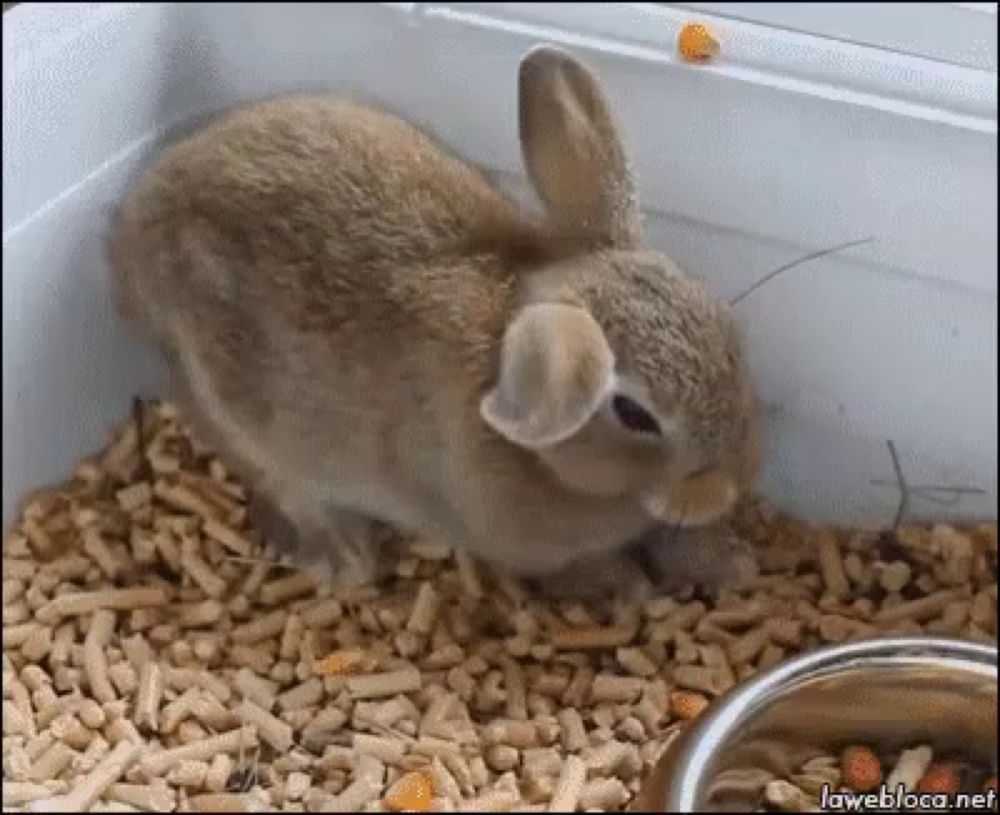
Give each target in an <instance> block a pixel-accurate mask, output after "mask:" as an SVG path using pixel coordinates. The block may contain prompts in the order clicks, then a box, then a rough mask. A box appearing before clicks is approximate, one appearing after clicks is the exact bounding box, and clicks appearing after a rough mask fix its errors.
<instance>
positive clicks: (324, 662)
mask: <svg viewBox="0 0 1000 815" xmlns="http://www.w3.org/2000/svg"><path fill="white" fill-rule="evenodd" d="M364 659H365V655H364V654H363V653H362V652H361V651H334V652H333V653H332V654H328V655H327V656H325V657H323V659H321V660H320V661H319V662H317V663H316V672H317V673H318V674H320V675H321V676H341V675H342V674H347V673H352V672H353V671H356V670H358V669H359V668H360V667H361V664H362V663H363V662H364Z"/></svg>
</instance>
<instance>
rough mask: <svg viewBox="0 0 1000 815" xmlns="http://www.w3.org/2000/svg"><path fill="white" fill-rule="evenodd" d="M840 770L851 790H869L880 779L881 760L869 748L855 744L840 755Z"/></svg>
mask: <svg viewBox="0 0 1000 815" xmlns="http://www.w3.org/2000/svg"><path fill="white" fill-rule="evenodd" d="M840 772H841V775H842V776H843V778H844V783H845V784H847V786H848V787H850V788H851V789H852V790H854V791H855V792H869V791H871V790H873V789H875V787H877V786H878V785H879V783H880V782H881V781H882V762H880V761H879V759H878V756H877V755H875V753H873V752H872V751H871V750H870V749H869V748H867V747H864V746H863V745H860V744H856V745H854V746H852V747H848V748H846V749H845V750H844V752H843V754H842V755H841V757H840Z"/></svg>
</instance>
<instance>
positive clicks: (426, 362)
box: [110, 47, 758, 579]
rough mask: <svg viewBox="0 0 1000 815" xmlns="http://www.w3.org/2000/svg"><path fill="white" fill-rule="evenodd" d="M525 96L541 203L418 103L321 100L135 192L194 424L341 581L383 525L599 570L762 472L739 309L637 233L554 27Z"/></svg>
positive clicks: (127, 264) (127, 220)
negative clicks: (541, 209) (511, 190)
mask: <svg viewBox="0 0 1000 815" xmlns="http://www.w3.org/2000/svg"><path fill="white" fill-rule="evenodd" d="M519 96H520V103H519V104H520V138H521V145H522V150H523V155H524V159H525V164H526V166H527V169H528V172H529V175H530V177H531V180H532V182H533V183H534V186H535V189H536V190H537V192H538V193H539V195H540V197H541V199H542V201H543V203H544V204H545V207H546V211H547V218H546V219H545V220H544V221H543V222H541V223H535V222H534V221H533V220H532V219H529V218H528V217H527V216H526V215H524V214H523V213H521V212H520V211H519V210H518V208H517V207H516V206H515V205H514V204H513V203H512V202H511V201H510V200H509V199H508V198H507V197H505V196H504V195H503V194H501V193H500V192H499V191H498V190H497V189H495V188H494V187H493V186H492V185H491V184H490V183H489V182H488V181H487V180H486V179H485V178H484V176H483V175H482V174H481V173H480V172H478V171H477V170H476V169H474V168H472V167H470V166H469V165H468V164H466V163H464V162H462V161H461V160H459V159H458V158H456V157H454V156H452V155H450V154H449V153H448V152H446V151H445V150H444V149H442V147H440V146H439V145H438V144H436V143H435V142H434V141H433V140H431V139H430V138H429V137H428V136H427V135H425V134H424V133H422V132H420V131H418V130H416V129H414V128H413V127H412V126H411V125H409V124H407V123H406V122H404V121H402V120H400V119H398V118H396V117H395V116H393V115H390V114H388V113H385V112H382V111H379V110H374V109H372V108H369V107H366V106H364V105H362V104H359V103H357V102H354V101H349V100H346V99H343V98H335V97H322V96H321V97H306V98H284V99H278V100H271V101H266V102H263V103H259V104H255V105H252V106H250V107H246V108H243V109H239V110H236V111H234V112H230V113H227V114H225V115H224V116H222V117H221V118H220V119H219V120H218V121H216V122H214V123H212V124H210V125H209V126H207V127H206V128H204V129H202V130H201V131H199V132H197V133H195V134H194V135H192V136H190V137H188V138H186V139H185V140H183V141H181V142H180V143H178V144H175V145H173V146H172V147H170V148H168V149H167V150H166V151H165V152H164V153H163V154H162V155H161V156H160V158H159V159H158V161H157V162H156V163H155V165H154V166H153V167H152V169H151V170H149V171H148V172H147V173H146V175H145V176H144V177H143V178H142V179H141V181H140V183H138V184H137V186H136V187H135V188H134V189H133V190H132V191H131V192H130V194H129V195H128V196H127V199H126V200H125V202H124V204H123V206H122V208H121V211H120V213H119V216H118V219H117V222H116V224H115V228H114V232H113V235H112V238H111V242H110V259H111V264H112V268H113V275H114V279H115V282H116V288H117V290H118V292H119V297H120V300H121V303H122V307H123V308H124V310H125V311H126V312H127V313H128V314H129V315H130V316H131V317H132V318H133V319H136V320H138V321H139V322H140V323H142V324H143V325H144V326H145V327H146V328H147V330H148V331H149V332H151V334H152V335H153V336H154V337H155V338H156V339H157V341H158V342H159V343H160V345H161V346H162V348H163V349H164V351H165V353H166V354H167V356H168V357H169V360H170V362H171V367H172V370H173V373H174V375H175V380H176V386H177V388H178V389H179V394H178V396H179V398H181V404H182V406H183V407H184V408H185V410H186V411H187V412H188V415H189V418H190V419H191V420H192V421H193V422H194V425H195V427H196V429H198V430H199V431H200V432H201V433H202V434H204V435H205V436H207V437H208V438H209V439H210V440H212V441H213V442H214V443H215V444H216V445H217V446H218V447H219V448H220V452H222V453H224V454H226V455H227V456H228V457H229V458H230V459H231V460H232V461H233V462H234V463H235V464H236V465H237V469H238V471H239V470H240V469H242V473H241V474H242V475H243V476H244V477H245V478H247V479H248V480H249V482H250V484H251V486H252V487H253V489H254V490H255V492H256V493H257V495H258V496H259V497H260V500H261V501H263V502H264V504H265V505H266V504H270V505H271V506H272V508H273V510H274V511H273V512H272V513H271V515H272V516H283V517H285V518H287V519H288V521H289V522H290V525H291V527H293V528H294V530H295V532H296V534H297V537H298V543H299V545H300V547H301V549H302V551H303V552H304V553H305V554H306V555H307V556H308V557H315V556H317V555H319V554H321V553H322V554H324V555H326V554H328V555H329V556H330V559H331V562H332V563H333V564H334V565H335V566H336V567H337V568H338V570H339V571H340V572H341V575H342V576H343V575H349V576H350V578H351V579H364V578H368V577H370V576H371V575H372V572H373V569H374V568H375V566H376V565H377V564H378V562H379V557H378V551H377V550H378V547H377V545H376V544H375V543H373V541H374V540H375V538H376V537H377V536H376V535H375V527H377V526H378V524H377V523H375V522H384V523H387V524H391V525H393V526H395V527H398V528H401V529H403V530H407V531H412V532H416V533H420V534H425V535H429V536H434V537H435V538H438V539H442V540H445V541H448V542H450V543H452V544H453V545H455V546H459V547H463V548H465V549H466V550H467V551H468V552H470V553H471V554H473V555H475V556H478V557H481V558H483V559H484V560H486V561H489V562H493V563H496V564H498V565H501V566H504V567H507V568H511V569H514V570H516V571H518V572H520V573H522V574H526V575H534V576H544V575H551V574H554V573H556V572H558V571H559V570H560V569H562V568H563V567H566V566H568V565H569V566H571V565H572V564H574V563H587V562H592V563H602V562H604V560H605V559H606V558H607V557H609V556H610V555H611V554H612V553H615V552H618V551H620V550H621V548H622V545H623V544H624V543H626V542H628V541H631V540H634V539H636V538H637V537H639V536H641V535H643V534H647V536H648V534H650V530H651V528H652V527H654V526H655V525H656V524H676V525H681V526H699V525H703V524H707V523H710V522H712V521H714V520H716V519H717V518H719V517H720V516H722V515H723V514H724V513H726V512H727V511H728V510H729V509H730V508H731V507H732V506H733V504H734V502H735V501H736V500H737V498H738V496H740V495H741V494H742V493H743V492H744V491H745V490H746V488H747V487H748V486H749V485H750V483H751V481H752V479H753V478H754V476H755V474H756V470H757V466H758V460H757V459H758V453H757V442H756V438H757V429H756V428H757V425H756V418H755V406H754V394H753V391H752V388H751V385H750V383H749V381H748V378H747V373H746V369H745V365H744V361H743V357H742V353H741V346H740V341H739V338H738V335H737V332H736V330H735V327H734V324H733V321H732V319H731V315H730V312H729V309H728V307H727V305H726V304H724V303H722V302H720V301H719V300H717V299H715V298H714V297H712V296H711V295H710V294H709V293H708V291H707V290H706V289H705V288H704V287H703V286H701V285H700V284H698V283H696V282H694V281H692V280H689V279H688V278H686V277H684V276H683V274H682V273H681V272H680V271H679V270H678V269H677V268H676V267H675V266H674V265H673V264H672V263H671V262H670V261H669V260H667V259H666V258H665V257H663V256H661V255H659V254H657V253H656V252H653V251H650V250H648V249H645V248H644V247H643V245H642V236H641V232H640V219H639V209H638V204H637V200H636V194H635V188H634V182H633V178H632V175H631V172H630V169H629V166H628V160H627V157H626V153H625V150H624V148H623V146H622V143H621V141H620V139H619V136H618V133H617V128H616V125H615V122H614V119H613V115H612V112H611V109H610V107H609V105H608V102H607V100H606V99H605V96H604V94H603V92H602V90H601V88H600V85H599V84H598V81H597V80H596V78H595V77H594V76H593V75H592V74H591V73H590V72H589V71H588V70H587V69H586V68H585V67H583V66H582V65H581V64H580V63H579V62H577V61H576V60H575V59H573V58H572V57H570V56H569V55H568V54H566V53H564V52H562V51H560V50H557V49H554V48H551V47H539V48H536V49H535V50H533V51H532V52H530V53H529V54H528V55H527V56H526V57H525V58H524V60H523V61H522V63H521V67H520V74H519ZM661 528H663V529H666V527H665V526H662V527H661ZM653 534H654V536H655V530H654V531H653ZM661 537H663V536H661ZM665 547H666V544H663V545H660V544H658V545H657V546H656V547H654V548H655V549H657V550H661V551H659V552H658V553H657V557H660V558H661V559H664V558H665V561H664V562H665V563H666V564H669V563H670V560H671V557H672V555H671V554H670V553H669V552H668V551H667V549H666V548H665ZM723 571H725V570H724V569H723Z"/></svg>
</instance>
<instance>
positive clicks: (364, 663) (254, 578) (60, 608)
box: [3, 403, 997, 812]
mask: <svg viewBox="0 0 1000 815" xmlns="http://www.w3.org/2000/svg"><path fill="white" fill-rule="evenodd" d="M245 499H246V494H245V490H244V489H243V488H242V487H241V486H240V484H239V483H237V481H236V480H235V479H234V478H233V477H232V476H231V475H230V473H229V472H228V471H227V469H226V467H225V464H224V463H223V462H221V461H219V460H218V459H216V458H214V457H213V456H212V455H211V453H210V452H209V451H207V450H205V449H204V448H202V447H200V446H199V445H198V443H197V442H196V441H195V440H193V439H192V438H191V437H190V436H189V435H188V433H187V432H186V431H185V429H184V427H183V426H182V424H181V423H180V421H179V420H178V417H177V414H176V412H175V410H174V409H173V408H171V407H170V406H169V405H166V404H161V403H156V404H149V405H147V406H146V408H145V410H143V411H141V412H140V414H139V418H138V419H137V420H135V419H134V420H130V421H128V422H125V423H123V425H122V427H121V428H120V429H119V431H118V432H117V433H116V435H115V437H114V438H113V439H112V441H111V443H110V444H109V445H108V447H107V448H106V449H105V450H104V451H102V452H101V453H100V454H99V455H97V456H95V457H94V458H92V459H90V460H88V461H86V462H84V463H82V464H81V465H80V466H79V468H78V469H77V471H76V473H75V474H74V477H73V479H72V480H71V481H70V482H68V483H66V484H64V485H61V486H59V487H57V488H53V489H51V490H48V491H45V492H42V493H39V494H38V495H36V496H33V497H32V498H31V499H30V500H28V501H27V502H26V503H25V505H24V507H23V512H22V515H21V518H20V520H19V522H18V524H17V525H16V526H15V528H14V529H13V530H11V531H10V532H9V533H8V534H7V535H6V537H5V539H4V550H3V578H4V579H3V651H4V655H3V806H4V810H5V811H51V810H53V809H54V810H56V811H73V812H82V811H91V812H133V811H157V812H169V811H198V812H250V811H267V810H274V809H277V810H280V811H283V812H320V811H323V812H350V811H383V810H397V811H399V810H418V811H419V810H441V811H455V810H470V811H480V812H482V811H505V810H519V811H546V810H550V811H573V810H581V811H615V810H621V809H624V808H625V807H627V806H628V804H629V802H630V801H631V800H632V798H633V796H634V795H635V794H636V792H637V790H638V789H639V787H640V784H641V783H642V780H643V778H644V776H645V775H646V773H647V772H648V770H649V769H650V768H651V767H652V765H653V764H654V763H655V761H656V760H657V758H658V757H659V755H660V754H661V752H662V750H663V749H664V747H665V746H666V745H667V744H668V743H669V742H670V740H671V739H672V738H674V737H675V736H676V735H677V733H678V732H679V730H680V729H681V728H683V727H684V726H685V724H686V723H687V722H689V721H690V720H692V719H694V718H696V717H697V716H698V715H700V714H701V712H702V711H703V710H704V709H705V708H706V707H707V706H708V705H709V704H710V703H711V701H712V699H714V698H715V697H716V696H718V695H720V694H721V693H723V692H725V691H726V690H727V689H728V688H730V687H731V686H732V685H733V684H734V683H736V682H737V681H739V680H741V679H743V678H745V677H748V676H750V675H752V674H753V673H754V672H755V671H757V670H760V669H761V668H763V667H766V666H770V665H774V664H775V663H777V662H779V661H781V660H782V659H783V658H784V657H786V656H787V655H790V654H792V653H794V652H798V651H802V650H805V649H809V648H812V647H814V646H817V645H819V644H822V643H825V642H840V641H844V640H850V639H855V638H859V637H864V636H867V635H870V634H873V633H878V632H883V633H898V634H908V633H917V632H922V631H926V632H933V633H940V634H951V635H958V636H965V637H969V638H972V639H976V640H981V641H985V642H990V643H994V642H996V628H997V618H996V599H997V582H996V556H997V537H996V525H995V523H991V524H984V525H979V526H975V527H971V528H967V529H956V528H953V527H949V526H943V525H938V526H916V525H913V526H904V527H901V528H900V529H898V530H897V531H896V532H894V533H869V532H851V531H843V530H831V529H818V528H811V527H808V526H807V525H805V524H801V523H797V522H795V521H792V520H789V519H786V518H782V517H780V516H778V515H777V514H776V513H774V512H772V511H770V510H769V509H768V508H767V507H765V506H763V505H761V504H753V505H751V506H748V507H746V508H745V509H744V510H743V511H741V513H739V515H738V517H737V518H736V519H735V520H734V521H733V525H734V527H735V528H736V530H737V531H738V532H739V533H740V534H742V535H743V536H744V537H745V538H746V539H748V540H750V541H752V542H753V543H755V544H756V546H757V550H758V556H759V561H760V565H761V569H762V574H761V576H760V577H759V578H757V579H756V580H755V581H754V582H753V583H752V584H751V586H749V587H748V588H746V589H745V590H743V591H740V592H722V593H721V594H720V595H719V596H718V597H717V598H714V599H712V598H708V597H704V596H701V595H700V593H698V592H696V591H694V590H691V589H689V590H687V591H685V592H682V593H681V594H679V595H677V596H674V597H658V598H655V599H653V600H651V601H648V602H645V603H644V604H642V605H641V606H628V605H625V604H618V605H614V606H612V607H609V608H588V607H584V606H583V605H580V604H572V603H557V602H543V601H541V600H539V599H537V598H535V597H534V596H532V595H531V594H530V593H529V592H528V591H527V590H526V589H525V588H524V587H523V586H522V584H521V583H520V582H518V581H517V580H515V579H512V578H510V577H509V576H503V575H497V574H493V573H491V572H490V571H489V570H487V569H485V568H483V567H482V566H480V565H478V564H477V563H475V562H473V561H472V560H470V559H469V558H467V557H464V556H462V555H461V554H459V553H455V552H453V551H451V550H450V549H448V548H446V547H445V546H443V545H442V544H441V543H440V542H430V541H413V542H410V543H409V544H408V547H407V549H406V551H405V552H404V553H403V554H402V556H401V557H400V559H399V560H398V563H397V564H396V567H395V574H396V577H395V579H393V580H392V581H390V582H389V583H387V584H386V585H383V586H379V587H378V588H376V587H363V588H359V589H353V590H350V591H345V592H341V593H338V594H335V593H333V592H331V590H330V589H329V588H328V587H325V586H322V585H319V584H318V583H317V581H316V580H315V578H314V577H312V576H311V575H310V574H308V573H305V572H302V571H297V570H295V569H292V568H288V567H285V566H282V565H279V564H278V563H277V562H276V560H275V559H274V557H273V555H272V554H271V553H270V552H269V551H268V547H267V546H266V545H265V544H264V543H263V542H262V541H261V539H260V536H259V535H258V534H257V533H256V532H255V531H254V530H252V529H251V528H249V525H248V522H247V519H246V509H245Z"/></svg>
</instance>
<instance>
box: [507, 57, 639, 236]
mask: <svg viewBox="0 0 1000 815" xmlns="http://www.w3.org/2000/svg"><path fill="white" fill-rule="evenodd" d="M518 95H519V119H520V121H519V128H520V138H521V152H522V154H523V156H524V163H525V166H526V167H527V170H528V174H529V175H530V176H531V180H532V183H533V184H534V185H535V189H536V190H537V192H538V194H539V196H540V197H541V198H542V201H543V202H544V203H545V206H546V208H547V210H548V213H549V217H550V218H551V219H552V221H553V224H554V226H555V227H556V229H557V230H558V231H560V232H562V233H563V234H566V235H568V236H570V237H574V238H578V239H581V240H586V241H590V242H595V243H603V244H609V245H612V246H616V247H619V248H631V247H635V246H636V245H637V244H638V243H639V242H640V240H641V234H640V233H641V229H640V223H639V207H638V202H637V200H636V194H635V184H634V181H633V178H632V173H631V169H630V168H629V161H628V156H627V154H626V152H625V148H624V146H623V144H622V142H621V139H620V138H619V136H618V128H617V125H616V123H615V119H614V115H613V113H612V111H611V106H610V105H609V104H608V101H607V99H606V98H605V96H604V92H603V91H602V90H601V86H600V83H599V82H598V81H597V78H596V77H595V76H594V75H593V74H592V73H591V72H590V71H589V70H588V69H587V68H585V67H584V66H583V65H581V64H580V63H579V62H577V61H576V60H575V59H574V58H573V57H571V56H570V55H569V54H567V53H565V52H564V51H561V50H559V49H557V48H553V47H551V46H540V47H538V48H535V49H533V50H532V51H530V52H529V53H528V54H527V56H525V57H524V59H523V60H522V61H521V70H520V74H519V77H518Z"/></svg>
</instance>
